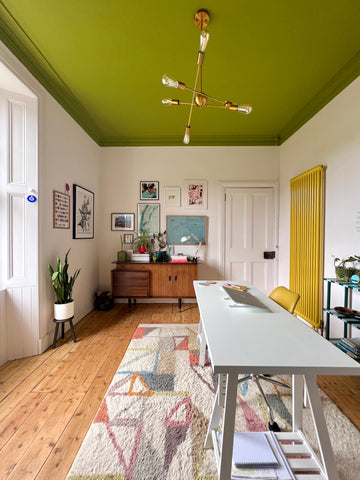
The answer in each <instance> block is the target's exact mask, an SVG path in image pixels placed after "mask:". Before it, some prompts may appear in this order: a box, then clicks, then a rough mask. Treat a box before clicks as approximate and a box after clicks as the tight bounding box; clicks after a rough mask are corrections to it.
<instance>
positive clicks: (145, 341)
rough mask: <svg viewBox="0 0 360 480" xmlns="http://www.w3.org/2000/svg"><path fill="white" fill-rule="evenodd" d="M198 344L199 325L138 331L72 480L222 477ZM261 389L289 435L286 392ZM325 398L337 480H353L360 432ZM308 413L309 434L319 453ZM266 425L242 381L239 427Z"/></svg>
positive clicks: (211, 385)
mask: <svg viewBox="0 0 360 480" xmlns="http://www.w3.org/2000/svg"><path fill="white" fill-rule="evenodd" d="M196 340H197V325H182V324H178V325H174V324H169V325H141V326H139V327H138V328H137V330H136V331H135V334H134V336H133V338H132V340H131V342H130V344H129V347H128V349H127V351H126V353H125V355H124V358H123V360H122V362H121V364H120V366H119V368H118V371H117V372H116V374H115V376H114V378H113V380H112V382H111V384H110V386H109V389H108V391H107V393H106V395H105V398H104V400H103V401H102V403H101V405H100V408H99V410H98V412H97V414H96V416H95V418H94V420H93V423H92V425H91V426H90V429H89V431H88V433H87V435H86V437H85V439H84V441H83V443H82V445H81V447H80V450H79V452H78V454H77V456H76V458H75V461H74V463H73V465H72V467H71V469H70V471H69V474H68V476H67V480H105V479H106V480H216V479H217V475H216V467H215V460H214V454H213V451H212V450H205V449H204V448H203V444H204V440H205V436H206V431H207V425H208V421H209V417H210V415H211V411H212V405H213V400H214V396H215V389H216V385H215V379H214V376H213V374H212V370H211V367H210V365H209V364H207V365H205V366H204V367H201V366H199V346H198V345H197V343H196ZM239 348H241V346H240V345H239ZM279 378H281V380H285V381H289V380H290V379H289V378H288V377H286V376H282V377H279ZM264 390H265V393H266V395H267V398H268V400H269V402H270V404H271V405H272V407H273V410H274V411H275V420H276V422H277V423H278V424H279V426H280V428H281V430H283V431H285V430H291V394H289V391H288V390H287V389H281V388H279V387H276V386H274V385H270V384H268V383H267V382H266V385H265V387H264ZM321 400H322V404H323V408H324V413H325V417H326V420H327V425H328V428H329V433H330V437H331V439H332V444H333V448H334V453H335V459H336V462H337V466H338V470H339V475H340V478H341V479H342V480H356V479H358V478H359V476H358V475H359V471H360V463H359V456H358V445H359V444H360V433H359V431H358V430H357V429H356V428H355V427H354V426H353V425H352V423H351V422H350V421H349V420H348V419H347V418H346V417H345V416H344V415H343V414H342V413H341V412H340V410H339V409H338V408H337V407H336V406H335V405H334V403H333V402H332V401H331V400H330V399H329V398H328V397H327V396H326V395H325V394H324V393H323V392H321ZM307 410H308V409H306V410H305V414H304V430H305V433H306V435H307V437H308V438H309V440H310V443H311V444H313V447H314V449H316V440H315V435H314V431H313V428H312V422H311V418H310V413H309V411H307ZM267 422H268V420H267V411H266V408H265V405H264V403H263V401H262V399H261V397H260V396H259V395H258V394H257V392H256V388H255V386H254V385H248V383H247V382H245V383H243V384H242V385H241V390H239V392H238V402H237V411H236V429H238V430H239V431H247V430H249V431H265V430H267Z"/></svg>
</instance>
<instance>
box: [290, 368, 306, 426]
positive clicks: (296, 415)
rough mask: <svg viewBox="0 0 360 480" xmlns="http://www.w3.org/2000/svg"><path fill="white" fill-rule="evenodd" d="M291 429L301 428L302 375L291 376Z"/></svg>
mask: <svg viewBox="0 0 360 480" xmlns="http://www.w3.org/2000/svg"><path fill="white" fill-rule="evenodd" d="M292 386H293V387H292V388H293V392H292V429H293V432H296V431H297V430H301V429H302V425H303V396H304V393H303V392H304V379H303V376H302V375H293V376H292Z"/></svg>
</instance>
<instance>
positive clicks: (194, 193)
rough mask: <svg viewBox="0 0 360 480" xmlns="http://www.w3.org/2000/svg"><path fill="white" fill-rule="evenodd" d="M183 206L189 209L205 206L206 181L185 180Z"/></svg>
mask: <svg viewBox="0 0 360 480" xmlns="http://www.w3.org/2000/svg"><path fill="white" fill-rule="evenodd" d="M184 207H185V208H191V209H206V208H207V181H206V180H185V183H184Z"/></svg>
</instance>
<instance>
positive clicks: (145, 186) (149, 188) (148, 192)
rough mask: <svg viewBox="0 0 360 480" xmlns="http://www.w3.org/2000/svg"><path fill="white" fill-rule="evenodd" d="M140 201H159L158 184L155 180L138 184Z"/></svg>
mask: <svg viewBox="0 0 360 480" xmlns="http://www.w3.org/2000/svg"><path fill="white" fill-rule="evenodd" d="M140 200H150V201H151V200H152V201H154V200H159V182H158V181H157V180H142V181H141V182H140Z"/></svg>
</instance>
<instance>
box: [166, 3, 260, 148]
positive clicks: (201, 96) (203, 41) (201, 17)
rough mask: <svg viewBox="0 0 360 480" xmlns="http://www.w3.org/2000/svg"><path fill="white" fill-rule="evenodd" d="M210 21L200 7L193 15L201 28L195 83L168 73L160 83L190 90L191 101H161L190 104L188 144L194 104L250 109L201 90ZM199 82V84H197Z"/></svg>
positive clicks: (200, 106) (239, 109)
mask: <svg viewBox="0 0 360 480" xmlns="http://www.w3.org/2000/svg"><path fill="white" fill-rule="evenodd" d="M209 21H210V17H209V13H208V12H207V10H204V9H201V10H198V11H197V12H196V14H195V17H194V23H195V25H196V26H197V28H199V29H200V30H201V34H200V50H199V53H198V58H197V70H196V76H195V84H194V88H189V87H187V86H186V85H185V83H182V82H179V81H178V80H174V79H173V78H171V77H169V75H166V74H165V75H164V76H163V77H162V83H163V84H164V85H165V86H166V87H173V88H178V89H179V90H189V91H190V92H192V100H191V103H189V102H180V100H174V99H170V98H163V100H162V103H163V105H190V113H189V120H188V123H187V125H186V128H185V135H184V140H183V142H184V143H185V144H186V145H188V144H189V143H190V124H191V116H192V112H193V107H194V105H196V106H197V107H199V108H203V107H215V108H226V109H228V110H231V111H232V112H240V113H244V114H246V115H247V114H249V113H251V111H252V106H251V105H235V104H233V103H232V102H229V101H228V100H226V101H225V102H224V101H223V100H219V99H218V98H214V97H211V96H210V95H208V94H206V93H204V92H203V90H202V66H203V63H204V57H205V49H206V45H207V43H208V41H209V36H210V35H209V33H208V32H207V31H206V27H207V26H208V24H209ZM198 84H199V86H198ZM208 100H212V101H213V102H216V104H214V103H212V104H211V103H208Z"/></svg>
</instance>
